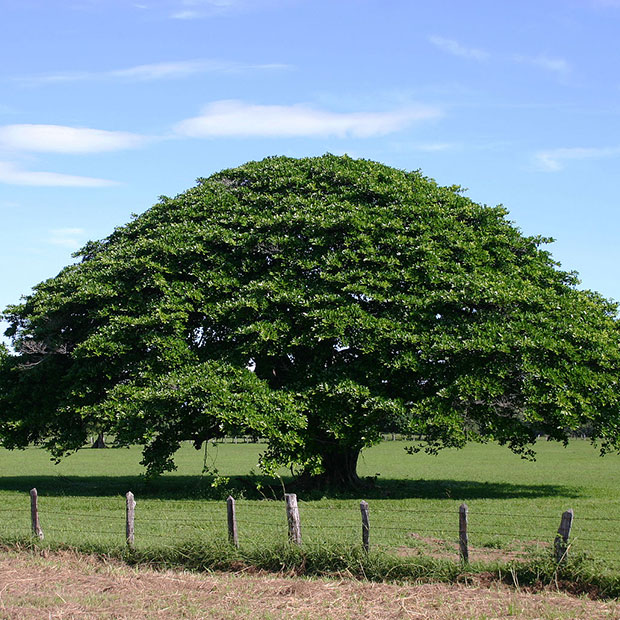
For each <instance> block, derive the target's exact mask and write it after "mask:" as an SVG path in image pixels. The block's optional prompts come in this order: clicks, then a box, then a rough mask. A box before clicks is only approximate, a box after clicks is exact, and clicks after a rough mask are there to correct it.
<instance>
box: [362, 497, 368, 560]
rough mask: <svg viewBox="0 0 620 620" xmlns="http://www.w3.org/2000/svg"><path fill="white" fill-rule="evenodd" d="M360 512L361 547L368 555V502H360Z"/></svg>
mask: <svg viewBox="0 0 620 620" xmlns="http://www.w3.org/2000/svg"><path fill="white" fill-rule="evenodd" d="M360 510H361V512H362V546H363V547H364V551H365V552H366V553H368V550H369V549H370V520H369V519H368V502H366V501H364V500H362V501H361V502H360Z"/></svg>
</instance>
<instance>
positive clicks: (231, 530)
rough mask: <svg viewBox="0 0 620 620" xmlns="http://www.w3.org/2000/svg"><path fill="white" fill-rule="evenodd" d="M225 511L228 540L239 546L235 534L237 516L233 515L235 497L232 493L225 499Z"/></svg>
mask: <svg viewBox="0 0 620 620" xmlns="http://www.w3.org/2000/svg"><path fill="white" fill-rule="evenodd" d="M226 511H227V513H228V542H230V544H231V545H234V546H235V547H237V548H239V537H238V536H237V517H236V515H235V498H234V497H233V496H232V495H229V496H228V499H227V500H226Z"/></svg>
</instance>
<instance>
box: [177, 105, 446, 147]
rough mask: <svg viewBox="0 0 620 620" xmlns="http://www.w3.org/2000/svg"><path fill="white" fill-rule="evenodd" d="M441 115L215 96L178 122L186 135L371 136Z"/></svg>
mask: <svg viewBox="0 0 620 620" xmlns="http://www.w3.org/2000/svg"><path fill="white" fill-rule="evenodd" d="M439 116H441V111H440V109H439V108H436V107H432V106H425V105H417V106H408V107H406V108H400V109H397V110H392V111H389V112H350V113H342V112H331V111H328V110H321V109H318V108H315V107H312V106H309V105H305V104H296V105H256V104H251V103H245V102H243V101H237V100H224V101H215V102H213V103H211V104H209V105H208V106H206V107H205V108H204V109H203V111H202V114H201V115H200V116H197V117H194V118H189V119H187V120H184V121H182V122H180V123H178V124H177V125H176V126H175V127H174V130H175V131H176V133H177V134H179V135H182V136H189V137H195V138H212V137H224V136H235V137H273V138H291V137H298V136H306V137H315V136H316V137H326V136H335V137H339V138H344V137H354V138H369V137H372V136H382V135H386V134H389V133H392V132H394V131H398V130H399V129H403V128H405V127H407V126H409V125H411V124H412V123H414V122H416V121H423V120H429V119H433V118H437V117H439Z"/></svg>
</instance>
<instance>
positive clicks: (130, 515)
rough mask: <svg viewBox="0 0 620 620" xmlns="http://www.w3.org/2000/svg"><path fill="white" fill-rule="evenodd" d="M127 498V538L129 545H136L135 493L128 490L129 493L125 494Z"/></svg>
mask: <svg viewBox="0 0 620 620" xmlns="http://www.w3.org/2000/svg"><path fill="white" fill-rule="evenodd" d="M125 498H126V499H127V505H126V511H125V515H126V520H125V534H126V538H127V546H128V547H133V545H134V516H135V508H136V502H135V500H134V497H133V493H132V492H131V491H127V495H125Z"/></svg>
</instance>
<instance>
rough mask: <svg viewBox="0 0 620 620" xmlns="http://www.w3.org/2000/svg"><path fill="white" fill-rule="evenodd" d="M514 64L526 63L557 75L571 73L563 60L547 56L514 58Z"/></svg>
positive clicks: (567, 64) (569, 67) (568, 65)
mask: <svg viewBox="0 0 620 620" xmlns="http://www.w3.org/2000/svg"><path fill="white" fill-rule="evenodd" d="M513 58H514V60H515V62H521V63H527V64H530V65H534V66H536V67H540V68H541V69H545V70H546V71H551V72H553V73H556V74H558V75H568V74H569V73H570V71H571V66H570V64H569V63H568V62H567V61H566V60H564V59H563V58H551V57H549V56H544V55H540V56H520V55H517V56H514V57H513Z"/></svg>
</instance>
